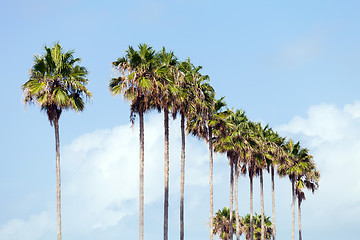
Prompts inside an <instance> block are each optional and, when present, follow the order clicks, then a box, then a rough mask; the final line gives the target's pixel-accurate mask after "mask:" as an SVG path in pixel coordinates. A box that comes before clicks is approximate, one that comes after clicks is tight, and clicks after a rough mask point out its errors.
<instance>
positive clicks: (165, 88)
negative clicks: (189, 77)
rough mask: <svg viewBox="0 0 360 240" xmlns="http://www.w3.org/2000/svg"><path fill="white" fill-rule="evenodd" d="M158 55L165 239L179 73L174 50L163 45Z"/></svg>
mask: <svg viewBox="0 0 360 240" xmlns="http://www.w3.org/2000/svg"><path fill="white" fill-rule="evenodd" d="M157 56H158V63H159V66H158V69H157V70H156V73H157V78H156V80H157V81H156V82H157V86H158V89H159V90H158V92H157V93H158V98H157V100H158V104H157V106H158V107H160V108H161V109H162V110H163V111H164V145H165V149H164V155H165V156H164V240H167V239H168V231H169V226H168V225H169V109H171V107H172V105H173V97H174V96H176V91H177V89H176V86H175V77H176V74H177V71H176V68H175V66H176V64H177V58H176V57H175V55H174V53H173V52H167V51H166V50H165V48H164V47H163V48H162V50H161V51H160V52H158V54H157Z"/></svg>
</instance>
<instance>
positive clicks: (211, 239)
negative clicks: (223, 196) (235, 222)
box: [209, 127, 214, 240]
mask: <svg viewBox="0 0 360 240" xmlns="http://www.w3.org/2000/svg"><path fill="white" fill-rule="evenodd" d="M213 161H214V159H213V146H212V128H211V127H209V188H210V210H209V211H210V240H213V214H214V202H213V195H214V193H213Z"/></svg>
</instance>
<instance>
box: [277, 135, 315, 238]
mask: <svg viewBox="0 0 360 240" xmlns="http://www.w3.org/2000/svg"><path fill="white" fill-rule="evenodd" d="M284 148H285V151H286V153H287V156H286V157H285V160H282V162H281V163H280V164H279V167H278V172H279V175H280V176H284V175H286V176H288V177H289V179H290V181H291V191H292V232H291V237H292V240H294V239H295V202H296V189H295V184H296V180H297V179H298V178H299V177H300V176H302V175H303V174H304V173H305V172H306V169H307V168H308V165H309V164H310V163H311V158H312V157H311V155H309V154H308V152H309V150H308V149H307V148H301V147H300V142H297V143H296V144H293V141H292V140H290V141H288V142H287V143H286V144H285V146H284Z"/></svg>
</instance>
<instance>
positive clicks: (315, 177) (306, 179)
mask: <svg viewBox="0 0 360 240" xmlns="http://www.w3.org/2000/svg"><path fill="white" fill-rule="evenodd" d="M309 158H310V162H309V163H308V164H306V165H305V169H304V172H303V175H301V176H298V178H297V182H296V190H295V191H296V196H297V199H298V218H299V222H298V224H299V240H302V230H301V203H302V201H304V200H305V199H306V198H305V193H304V192H303V190H302V189H303V188H304V187H306V188H307V189H309V190H311V191H312V193H314V192H315V190H317V189H318V187H319V178H320V173H319V171H318V170H317V169H316V166H315V163H314V162H313V161H312V156H311V155H309Z"/></svg>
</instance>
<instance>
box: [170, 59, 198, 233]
mask: <svg viewBox="0 0 360 240" xmlns="http://www.w3.org/2000/svg"><path fill="white" fill-rule="evenodd" d="M200 69H201V67H195V66H194V65H193V64H192V63H191V62H190V59H187V60H186V61H183V62H180V63H179V64H177V65H176V68H174V70H173V78H174V84H175V86H176V88H177V89H176V90H177V91H175V93H176V94H175V95H176V96H175V97H174V98H173V105H172V109H171V112H172V115H173V118H175V117H176V115H177V114H178V113H179V114H180V117H181V125H180V131H181V173H180V174H181V177H180V179H181V180H180V240H183V239H184V192H185V119H186V118H189V116H190V112H192V111H193V109H194V103H195V99H196V98H197V97H198V96H197V93H198V92H199V91H198V89H197V88H198V86H197V84H196V83H197V81H198V80H199V79H201V78H202V76H201V74H200V73H199V70H200Z"/></svg>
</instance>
